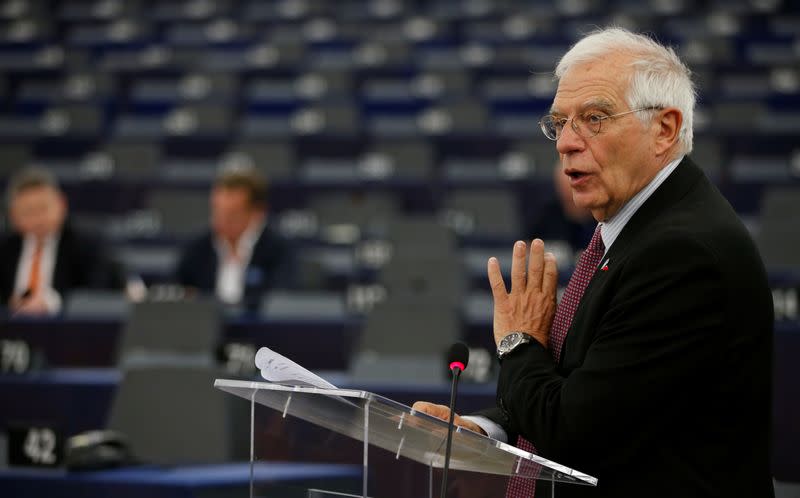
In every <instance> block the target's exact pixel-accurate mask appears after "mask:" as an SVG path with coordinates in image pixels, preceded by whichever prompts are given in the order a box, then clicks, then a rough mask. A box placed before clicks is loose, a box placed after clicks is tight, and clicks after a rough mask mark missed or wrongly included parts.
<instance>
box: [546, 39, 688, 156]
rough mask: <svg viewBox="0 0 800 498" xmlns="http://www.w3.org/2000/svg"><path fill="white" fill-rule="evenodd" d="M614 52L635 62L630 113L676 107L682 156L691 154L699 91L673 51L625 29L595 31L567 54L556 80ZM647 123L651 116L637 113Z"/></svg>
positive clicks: (629, 97) (631, 82)
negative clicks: (574, 68) (638, 110)
mask: <svg viewBox="0 0 800 498" xmlns="http://www.w3.org/2000/svg"><path fill="white" fill-rule="evenodd" d="M612 52H623V53H629V54H631V55H632V56H633V58H634V60H633V62H632V63H631V67H632V68H633V71H632V73H631V78H630V82H629V86H628V91H627V93H626V99H627V101H628V106H630V108H631V109H639V108H642V107H651V106H652V107H656V106H657V107H676V108H678V109H679V110H680V111H681V114H683V124H682V126H681V129H680V132H679V135H678V139H679V141H680V142H681V145H682V149H683V151H682V152H683V153H685V154H688V153H689V152H691V151H692V138H693V135H694V134H693V129H692V121H693V115H694V104H695V100H696V90H695V87H694V84H693V83H692V78H691V74H692V73H691V71H690V70H689V68H688V67H687V66H686V65H685V64H684V63H683V62H682V61H681V60H680V58H678V56H677V54H675V51H674V50H673V49H672V48H671V47H666V46H663V45H661V44H659V43H658V42H656V41H654V40H653V39H651V38H649V37H647V36H644V35H640V34H637V33H632V32H631V31H628V30H626V29H622V28H606V29H601V30H598V31H594V32H592V33H590V34H588V35H587V36H586V37H584V38H583V39H581V40H580V41H578V42H577V43H576V44H575V45H573V46H572V48H570V49H569V51H568V52H567V53H566V54H564V56H563V57H562V58H561V60H560V61H559V62H558V65H557V66H556V71H555V75H556V79H561V78H562V77H563V76H564V74H565V73H566V72H567V71H568V70H569V69H570V68H571V67H573V66H576V65H580V64H585V63H587V62H594V61H597V60H600V59H602V58H603V57H604V56H607V55H608V54H609V53H612ZM637 115H638V116H639V119H640V120H641V121H642V122H643V123H646V122H647V118H648V117H650V116H652V114H650V113H649V112H646V111H642V112H639V113H637Z"/></svg>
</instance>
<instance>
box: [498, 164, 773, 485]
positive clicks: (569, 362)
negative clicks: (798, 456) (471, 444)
mask: <svg viewBox="0 0 800 498" xmlns="http://www.w3.org/2000/svg"><path fill="white" fill-rule="evenodd" d="M606 259H607V260H608V263H607V265H608V269H607V270H606V271H603V270H598V271H596V273H595V274H594V277H593V278H592V280H591V282H590V284H589V286H588V288H587V289H586V293H585V294H584V296H583V299H582V300H581V303H580V305H579V307H578V310H577V312H576V315H575V317H574V319H573V322H572V325H571V327H570V329H569V331H568V334H567V339H566V342H565V345H564V350H563V354H562V356H561V362H560V364H558V365H556V364H555V363H554V362H553V360H552V358H551V355H550V353H549V352H548V351H547V350H546V349H545V348H544V347H542V346H541V345H539V344H538V343H534V344H530V345H527V346H524V347H522V348H521V349H520V350H518V351H514V352H513V353H512V354H510V355H509V356H508V357H506V358H505V359H504V360H503V361H502V362H501V369H500V378H499V382H498V386H497V399H498V408H497V409H495V410H493V411H491V412H490V413H487V415H489V416H490V418H493V419H494V420H495V421H496V422H498V423H500V424H501V425H502V426H503V427H504V428H505V429H506V430H507V431H508V433H509V437H510V441H512V442H515V441H516V436H517V435H518V434H522V435H524V436H525V437H527V438H528V439H530V440H531V441H533V442H534V443H535V445H536V446H537V448H538V450H539V452H540V454H541V455H542V456H544V457H546V458H549V459H552V460H555V461H557V462H559V463H562V464H564V465H567V466H570V467H572V468H575V469H577V470H580V471H582V472H586V473H588V474H591V475H593V476H595V477H597V478H598V479H599V484H598V486H597V488H591V487H584V486H574V485H560V484H557V485H556V487H557V488H558V489H557V490H556V496H559V497H593V498H598V497H609V498H610V497H614V498H626V497H631V498H633V497H636V498H639V497H645V496H646V497H648V498H660V497H663V498H677V497H680V498H693V497H732V496H736V497H739V496H741V497H759V498H760V497H771V496H773V493H774V492H773V489H772V481H771V472H770V447H769V446H770V445H769V441H770V420H771V413H770V409H771V406H770V405H771V387H772V386H771V376H772V334H773V308H772V298H771V294H770V291H769V288H768V286H767V278H766V274H765V271H764V267H763V264H762V262H761V259H760V257H759V254H758V252H757V250H756V248H755V246H754V244H753V242H752V240H751V238H750V236H749V235H748V233H747V231H746V229H745V228H744V226H743V225H742V224H741V223H740V221H739V219H738V217H737V216H736V214H735V212H734V211H733V209H732V208H731V207H730V205H729V204H728V203H727V202H726V201H725V199H724V198H723V197H722V195H721V194H720V193H719V192H718V191H717V190H716V189H715V188H714V187H713V186H712V185H711V184H710V183H709V181H708V180H707V179H706V178H705V176H704V175H703V173H702V172H701V171H700V169H698V168H697V166H695V165H694V164H693V163H692V162H691V161H690V160H688V159H685V160H684V161H683V162H682V163H681V164H680V165H679V166H678V168H677V169H676V170H675V171H674V172H673V173H672V174H671V175H670V176H669V177H668V178H667V179H666V181H665V182H664V183H663V184H662V185H661V186H660V187H659V188H658V189H657V190H656V191H655V192H654V193H653V195H652V197H650V198H649V199H648V200H647V201H646V202H645V203H644V204H643V205H642V207H641V208H640V209H639V210H638V211H637V212H636V213H635V214H634V216H633V217H632V218H631V220H630V221H629V222H628V224H627V225H626V226H625V228H624V229H623V231H622V233H621V234H620V235H619V238H618V239H617V240H616V241H615V242H614V244H613V245H612V247H611V248H610V250H609V252H608V254H607V255H606V257H605V258H604V261H605V260H606ZM601 264H602V263H601ZM534 342H535V341H534ZM548 492H549V489H548V486H547V485H546V484H545V485H539V486H537V496H545V495H546V496H549V494H546V493H548Z"/></svg>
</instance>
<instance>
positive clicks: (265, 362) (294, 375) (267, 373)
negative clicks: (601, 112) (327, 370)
mask: <svg viewBox="0 0 800 498" xmlns="http://www.w3.org/2000/svg"><path fill="white" fill-rule="evenodd" d="M256 367H257V368H258V369H259V370H261V376H262V377H264V378H265V379H266V380H268V381H269V382H275V383H276V384H290V385H293V386H312V387H318V388H320V389H336V386H334V385H333V384H331V383H330V382H328V381H327V380H325V379H323V378H322V377H320V376H319V375H317V374H315V373H314V372H311V371H310V370H308V369H306V368H303V367H301V366H300V365H298V364H297V363H295V362H293V361H292V360H290V359H289V358H287V357H285V356H283V355H281V354H278V353H276V352H275V351H273V350H271V349H270V348H268V347H262V348H261V349H259V350H258V352H257V353H256Z"/></svg>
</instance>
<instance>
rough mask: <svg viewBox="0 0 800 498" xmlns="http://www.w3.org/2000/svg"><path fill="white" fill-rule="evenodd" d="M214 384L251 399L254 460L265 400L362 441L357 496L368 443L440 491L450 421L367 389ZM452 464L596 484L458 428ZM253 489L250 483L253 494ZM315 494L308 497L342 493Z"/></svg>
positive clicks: (465, 468)
mask: <svg viewBox="0 0 800 498" xmlns="http://www.w3.org/2000/svg"><path fill="white" fill-rule="evenodd" d="M214 386H215V387H216V388H218V389H221V390H223V391H226V392H229V393H231V394H235V395H236V396H239V397H242V398H244V399H246V400H248V401H250V403H251V406H250V455H251V463H252V462H253V461H254V460H255V457H254V451H253V447H254V441H253V437H254V423H255V417H254V413H255V407H256V405H264V406H267V407H269V408H272V409H273V410H277V411H278V412H280V413H281V414H282V416H283V417H286V416H287V415H291V416H293V417H296V418H298V419H301V420H305V421H307V422H310V423H311V424H314V425H317V426H320V427H323V428H325V429H327V430H330V431H334V432H336V433H338V434H342V435H345V436H349V437H351V438H354V439H356V440H358V441H361V442H363V486H362V493H361V494H360V495H357V496H362V497H364V498H367V497H368V494H367V484H368V476H369V462H370V460H369V447H370V445H373V446H376V447H379V448H383V449H384V450H387V451H389V452H391V453H393V454H394V455H396V458H400V457H401V456H402V457H406V458H408V459H411V460H413V461H415V462H418V463H421V464H423V465H425V466H427V467H428V468H429V469H430V471H429V482H430V484H429V485H428V495H429V498H433V496H434V493H437V494H438V490H434V487H433V469H436V468H441V467H442V466H443V463H444V453H445V443H446V438H447V423H446V422H443V421H441V420H439V419H437V418H435V417H431V416H429V415H427V414H425V413H420V412H417V411H415V410H413V409H412V408H411V407H408V406H406V405H403V404H401V403H398V402H396V401H392V400H391V399H388V398H384V397H382V396H378V395H377V394H373V393H370V392H366V391H358V390H350V389H321V388H315V387H299V386H287V385H282V384H273V383H269V382H250V381H240V380H227V379H217V380H216V381H215V382H214ZM450 469H453V470H460V471H469V472H478V473H484V474H494V475H501V476H515V475H516V476H519V477H523V478H527V479H538V480H546V481H552V482H564V483H572V484H576V485H588V486H595V485H596V484H597V479H595V478H594V477H592V476H589V475H586V474H584V473H581V472H578V471H577V470H573V469H570V468H568V467H565V466H563V465H560V464H558V463H555V462H551V461H549V460H547V459H545V458H542V457H540V456H538V455H534V454H532V453H528V452H526V451H523V450H520V449H519V448H516V447H514V446H511V445H509V444H506V443H502V442H500V441H497V440H494V439H491V438H488V437H486V436H483V435H481V434H477V433H474V432H472V431H469V430H465V429H463V428H460V427H457V428H456V430H455V432H454V434H453V446H452V454H451V458H450ZM252 490H253V486H252V483H251V496H252ZM313 493H314V494H310V495H309V496H341V495H339V494H337V493H331V494H330V495H322V494H319V493H320V492H319V491H314V492H313ZM348 496H350V495H348Z"/></svg>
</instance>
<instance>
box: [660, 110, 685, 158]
mask: <svg viewBox="0 0 800 498" xmlns="http://www.w3.org/2000/svg"><path fill="white" fill-rule="evenodd" d="M654 126H655V127H656V143H655V152H656V154H657V155H659V156H660V155H662V154H664V153H666V152H667V151H669V150H670V149H672V147H673V146H674V145H675V143H676V142H677V141H678V139H679V135H680V131H681V126H683V113H681V111H680V110H679V109H677V108H675V107H667V108H666V109H663V110H661V111H659V113H658V114H657V115H656V118H655V122H654Z"/></svg>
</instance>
